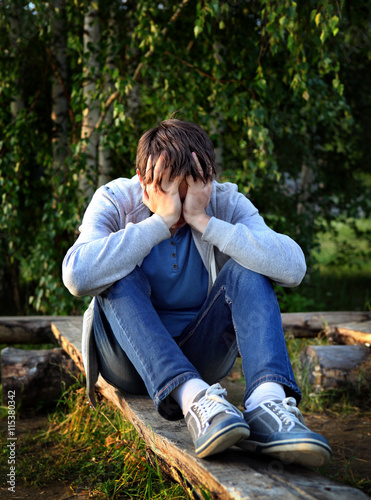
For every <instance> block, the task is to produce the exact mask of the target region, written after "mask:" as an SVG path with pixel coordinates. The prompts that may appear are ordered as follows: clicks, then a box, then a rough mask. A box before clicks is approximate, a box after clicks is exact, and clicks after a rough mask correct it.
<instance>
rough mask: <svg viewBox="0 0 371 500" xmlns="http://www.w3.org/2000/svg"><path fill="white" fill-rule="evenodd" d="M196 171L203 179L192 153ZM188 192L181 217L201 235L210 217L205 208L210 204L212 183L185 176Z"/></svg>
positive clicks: (197, 162)
mask: <svg viewBox="0 0 371 500" xmlns="http://www.w3.org/2000/svg"><path fill="white" fill-rule="evenodd" d="M192 156H193V158H194V160H195V163H196V167H197V170H198V171H199V173H200V174H201V176H202V177H203V171H202V167H201V165H200V162H199V160H198V158H197V155H196V153H192ZM186 180H187V184H188V190H187V195H186V197H185V200H184V204H183V217H184V219H185V221H186V222H187V223H188V224H189V225H190V226H191V227H193V228H194V229H196V230H197V231H199V232H200V233H203V232H204V231H205V229H206V226H207V223H208V222H209V220H210V217H209V216H208V215H207V213H206V208H207V206H208V204H209V203H210V196H211V192H212V189H213V184H212V181H208V182H205V181H203V180H201V179H199V178H197V179H196V180H194V179H193V177H192V176H191V175H189V176H187V179H186Z"/></svg>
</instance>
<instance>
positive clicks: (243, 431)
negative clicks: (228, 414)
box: [195, 424, 250, 458]
mask: <svg viewBox="0 0 371 500" xmlns="http://www.w3.org/2000/svg"><path fill="white" fill-rule="evenodd" d="M249 436H250V430H249V428H248V427H247V426H241V425H240V424H233V425H230V426H229V427H225V428H223V429H221V430H220V431H219V432H218V433H216V434H212V435H211V436H210V438H209V439H208V440H207V441H205V442H204V443H202V444H201V445H200V446H198V447H197V448H196V450H195V451H196V455H197V456H198V457H200V458H205V457H208V456H210V455H215V454H216V453H220V452H222V451H224V450H226V449H228V448H230V447H231V446H233V445H235V444H237V443H238V442H240V441H244V440H246V439H247V438H248V437H249Z"/></svg>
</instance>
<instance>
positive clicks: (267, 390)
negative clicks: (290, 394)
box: [245, 382, 286, 411]
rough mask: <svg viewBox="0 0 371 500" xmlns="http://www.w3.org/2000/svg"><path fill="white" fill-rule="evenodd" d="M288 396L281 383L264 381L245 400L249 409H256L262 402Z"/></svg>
mask: <svg viewBox="0 0 371 500" xmlns="http://www.w3.org/2000/svg"><path fill="white" fill-rule="evenodd" d="M285 397H286V394H285V391H284V389H283V386H282V385H281V384H277V383H276V382H264V383H263V384H261V385H259V386H258V387H257V388H256V389H255V390H254V391H253V392H252V393H251V395H250V397H249V398H248V399H247V400H246V402H245V408H246V410H247V411H251V410H254V409H255V408H256V407H257V406H258V405H260V403H265V402H266V401H276V400H279V401H283V400H284V399H285Z"/></svg>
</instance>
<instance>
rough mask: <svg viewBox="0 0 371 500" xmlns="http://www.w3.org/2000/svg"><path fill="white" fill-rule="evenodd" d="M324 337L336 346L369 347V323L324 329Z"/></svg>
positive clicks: (370, 333) (343, 324) (370, 336)
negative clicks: (357, 345) (358, 345)
mask: <svg viewBox="0 0 371 500" xmlns="http://www.w3.org/2000/svg"><path fill="white" fill-rule="evenodd" d="M325 331H326V336H327V338H328V339H329V340H330V342H334V343H336V344H347V345H354V344H360V345H365V346H366V347H370V346H371V321H363V322H353V323H342V324H340V325H334V326H329V327H327V328H326V330H325Z"/></svg>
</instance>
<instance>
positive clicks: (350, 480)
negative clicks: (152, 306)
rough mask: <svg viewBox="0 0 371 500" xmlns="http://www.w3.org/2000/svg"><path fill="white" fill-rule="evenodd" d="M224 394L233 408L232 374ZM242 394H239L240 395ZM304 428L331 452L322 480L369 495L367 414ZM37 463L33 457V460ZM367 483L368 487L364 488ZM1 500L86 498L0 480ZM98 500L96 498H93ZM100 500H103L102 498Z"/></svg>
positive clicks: (326, 418) (35, 425)
mask: <svg viewBox="0 0 371 500" xmlns="http://www.w3.org/2000/svg"><path fill="white" fill-rule="evenodd" d="M223 385H224V386H225V387H226V388H227V390H228V395H229V399H230V400H231V401H232V402H234V403H235V404H237V401H238V400H240V399H241V391H242V385H241V384H240V383H239V382H238V380H237V377H236V378H235V379H234V378H233V374H232V375H231V376H230V377H228V378H227V379H225V380H224V381H223ZM242 394H243V391H242ZM304 418H305V421H306V424H307V425H308V427H310V428H311V429H312V430H313V431H315V432H319V433H321V434H323V435H324V436H326V438H327V439H328V440H329V442H330V445H331V447H332V450H333V458H332V460H331V462H330V464H329V465H328V466H327V468H326V470H325V471H322V473H325V474H326V476H328V477H332V478H333V479H338V480H341V481H344V480H345V481H346V482H347V484H350V485H351V486H355V487H360V486H361V485H362V481H363V482H364V483H365V484H364V485H363V488H361V489H363V491H365V492H367V493H368V494H369V495H370V494H371V411H369V412H363V413H358V414H357V415H346V416H336V415H330V414H329V415H327V414H320V415H314V414H304ZM5 425H6V422H5V421H1V422H0V433H1V435H2V436H4V434H5V432H6V428H5ZM47 428H48V419H47V416H45V415H44V416H37V417H34V418H22V419H20V420H18V421H17V436H18V439H19V440H20V439H21V438H22V435H24V434H25V433H28V432H30V431H31V432H35V433H36V432H37V431H39V430H42V429H47ZM35 459H37V457H35ZM366 483H368V485H366ZM0 498H2V499H32V500H44V499H45V500H49V499H53V500H67V499H71V498H89V493H88V492H86V490H85V491H81V492H79V491H74V490H72V489H71V487H70V485H69V484H68V482H66V483H65V484H63V483H62V482H58V481H54V482H52V483H49V484H47V485H45V486H44V487H42V488H37V487H30V486H26V485H24V484H22V481H21V479H20V478H18V479H17V481H16V492H15V493H9V492H8V491H7V487H6V486H5V484H4V478H2V482H1V488H0ZM90 498H91V497H90ZM94 498H99V497H96V496H95V497H94ZM102 498H103V497H102Z"/></svg>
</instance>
